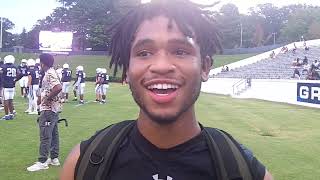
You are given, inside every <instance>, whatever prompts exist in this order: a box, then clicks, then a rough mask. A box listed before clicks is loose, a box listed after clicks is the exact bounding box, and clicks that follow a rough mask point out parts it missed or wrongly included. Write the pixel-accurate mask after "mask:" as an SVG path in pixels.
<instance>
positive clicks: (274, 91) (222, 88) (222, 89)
mask: <svg viewBox="0 0 320 180" xmlns="http://www.w3.org/2000/svg"><path fill="white" fill-rule="evenodd" d="M239 80H240V79H229V78H211V79H209V80H208V81H207V82H205V83H202V88H201V91H202V92H207V93H215V94H223V95H230V96H232V97H235V98H254V99H261V100H267V101H274V102H283V103H289V104H295V105H302V106H308V107H315V108H320V103H319V102H320V91H317V92H315V94H314V95H315V96H318V98H317V99H318V100H316V101H317V102H318V103H319V104H315V103H306V102H298V100H297V97H298V94H299V93H301V92H299V90H298V89H297V85H298V83H310V84H312V85H314V86H317V87H319V89H320V81H307V80H268V79H252V81H251V88H249V89H247V90H246V91H245V92H243V93H241V94H240V95H239V96H237V95H234V94H233V87H232V86H233V85H234V84H235V83H236V82H238V81H239Z"/></svg>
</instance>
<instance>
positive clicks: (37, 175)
mask: <svg viewBox="0 0 320 180" xmlns="http://www.w3.org/2000/svg"><path fill="white" fill-rule="evenodd" d="M108 96H109V99H108V100H109V102H108V104H105V105H100V104H97V103H94V102H93V100H94V99H95V97H94V86H93V84H89V83H87V86H86V94H85V99H86V100H87V104H85V105H81V106H78V105H77V103H76V102H69V103H66V104H65V105H64V111H63V113H62V114H61V116H60V117H63V118H67V119H68V121H69V127H64V125H63V124H60V125H59V131H60V154H61V156H60V161H61V162H63V161H64V159H65V158H66V156H67V154H68V153H69V151H70V150H71V148H72V147H73V146H74V145H75V144H77V143H79V142H80V141H81V140H84V139H86V138H88V137H90V136H91V135H92V134H94V132H95V131H97V130H99V129H101V128H103V127H105V126H107V125H109V124H112V123H116V122H119V121H121V120H125V119H134V118H136V117H137V114H138V108H137V106H136V105H135V103H134V101H133V100H132V97H131V93H130V91H129V90H128V86H122V85H120V84H111V86H110V90H109V94H108ZM70 97H72V96H70ZM15 105H16V110H17V112H18V115H17V118H16V119H15V120H13V121H0V140H1V145H0V179H3V180H20V179H21V180H22V179H30V180H44V179H46V180H55V179H58V174H59V170H60V168H61V167H50V168H49V169H48V170H45V171H40V172H27V171H26V168H27V167H28V166H29V165H32V164H33V162H35V161H36V160H37V154H38V145H39V135H38V127H37V124H36V122H35V119H36V117H37V116H35V115H26V114H24V113H23V111H24V110H25V109H26V106H27V105H26V101H25V100H24V99H23V98H21V97H19V96H18V91H17V96H16V102H15ZM196 112H197V117H198V119H199V121H200V122H201V123H203V124H204V125H207V126H211V127H218V128H220V129H224V130H226V131H227V132H229V133H231V134H232V135H233V136H234V137H235V138H236V139H238V140H239V141H240V142H242V143H243V144H245V145H246V146H247V147H249V148H250V149H251V150H253V152H254V153H255V155H256V156H257V158H258V159H259V160H260V161H262V162H263V163H264V164H265V165H266V166H267V167H268V169H269V170H270V171H271V172H272V174H273V175H274V177H275V179H280V180H302V179H303V180H315V179H319V178H320V170H319V168H318V167H319V164H320V157H319V156H318V153H319V152H320V131H319V130H318V127H319V126H320V121H319V118H317V117H320V111H319V110H318V109H312V108H304V107H300V106H292V105H286V104H279V103H272V102H266V101H258V100H244V99H232V98H230V97H228V96H220V95H213V94H205V93H202V94H201V96H200V98H199V100H198V102H197V104H196Z"/></svg>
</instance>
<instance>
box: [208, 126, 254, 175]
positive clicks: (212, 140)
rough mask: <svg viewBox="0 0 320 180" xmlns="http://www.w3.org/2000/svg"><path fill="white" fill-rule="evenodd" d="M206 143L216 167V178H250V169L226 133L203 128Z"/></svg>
mask: <svg viewBox="0 0 320 180" xmlns="http://www.w3.org/2000/svg"><path fill="white" fill-rule="evenodd" d="M204 132H205V136H206V139H207V144H208V147H209V151H210V154H211V157H212V162H213V165H214V166H215V167H216V172H217V178H218V179H222V180H225V179H226V180H252V175H251V171H250V169H249V167H248V164H247V161H246V160H245V158H244V157H243V155H244V154H243V153H242V151H241V149H240V147H239V146H238V145H236V141H235V140H234V139H233V138H232V137H231V136H230V135H228V134H225V133H224V132H222V131H220V130H218V129H214V128H204ZM231 138H232V139H231Z"/></svg>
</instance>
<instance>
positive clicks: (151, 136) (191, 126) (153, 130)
mask: <svg viewBox="0 0 320 180" xmlns="http://www.w3.org/2000/svg"><path fill="white" fill-rule="evenodd" d="M192 109H193V108H192ZM142 114H144V113H141V112H140V115H139V118H138V129H139V131H140V133H141V134H142V135H143V136H144V137H145V138H146V139H147V140H148V141H149V142H151V143H152V144H153V145H155V146H157V147H158V148H161V149H169V148H172V147H175V146H177V145H179V144H182V143H184V142H186V141H188V140H190V139H192V138H193V137H195V136H197V135H198V134H199V133H200V132H201V128H200V126H199V124H198V122H197V120H196V118H195V113H194V111H189V112H186V113H183V115H181V116H180V117H179V119H177V120H176V121H175V122H173V123H170V124H159V123H157V122H155V121H153V120H151V119H150V118H149V117H147V116H145V115H142Z"/></svg>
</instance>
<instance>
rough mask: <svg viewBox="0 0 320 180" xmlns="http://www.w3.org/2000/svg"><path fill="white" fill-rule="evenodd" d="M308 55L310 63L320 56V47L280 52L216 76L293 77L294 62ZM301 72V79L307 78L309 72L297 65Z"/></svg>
mask: <svg viewBox="0 0 320 180" xmlns="http://www.w3.org/2000/svg"><path fill="white" fill-rule="evenodd" d="M304 56H307V58H308V60H309V64H311V63H312V62H313V61H314V60H316V59H318V60H319V57H320V47H319V46H311V47H310V50H309V51H305V50H304V49H302V48H299V49H297V51H296V53H295V54H294V53H292V52H291V51H289V52H287V53H285V54H284V53H279V54H277V55H276V56H275V58H266V59H262V60H260V61H257V62H256V63H253V64H248V65H245V66H242V67H239V68H235V69H231V70H230V71H227V72H221V73H218V74H216V75H215V77H216V78H252V79H292V75H293V71H294V68H293V67H292V62H293V61H294V60H295V59H296V58H300V59H303V58H304ZM297 68H298V70H299V71H300V74H301V79H306V76H307V74H306V73H305V74H302V73H301V72H302V70H303V66H301V67H297Z"/></svg>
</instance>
